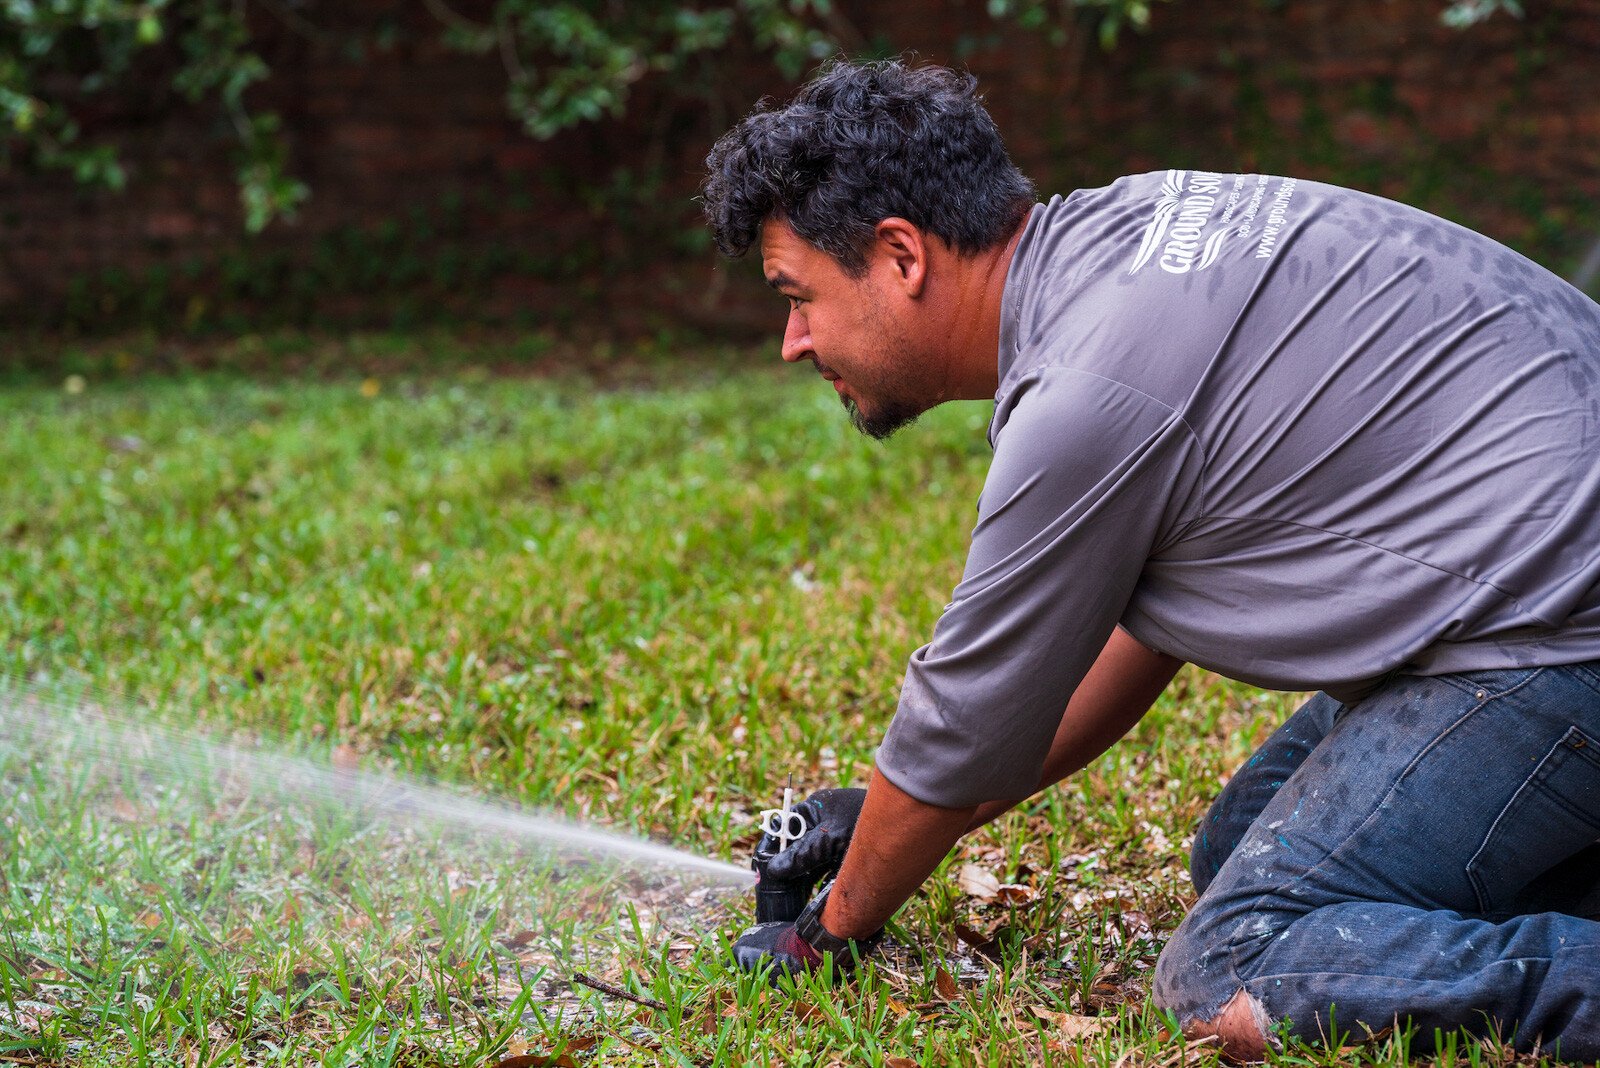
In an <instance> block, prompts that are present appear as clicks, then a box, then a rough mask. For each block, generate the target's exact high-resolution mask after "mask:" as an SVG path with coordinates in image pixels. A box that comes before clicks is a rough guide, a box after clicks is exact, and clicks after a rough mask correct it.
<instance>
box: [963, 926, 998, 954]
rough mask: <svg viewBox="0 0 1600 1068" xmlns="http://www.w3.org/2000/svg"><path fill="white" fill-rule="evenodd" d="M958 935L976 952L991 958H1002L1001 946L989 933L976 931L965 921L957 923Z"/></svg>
mask: <svg viewBox="0 0 1600 1068" xmlns="http://www.w3.org/2000/svg"><path fill="white" fill-rule="evenodd" d="M956 937H957V938H959V939H961V941H962V942H963V943H965V944H966V945H967V946H968V947H969V948H970V949H971V950H972V951H973V952H974V953H977V954H979V955H980V956H984V957H987V958H989V959H990V960H999V959H1000V946H999V944H998V943H997V942H996V941H995V940H994V939H993V938H991V937H990V936H989V935H986V934H983V933H982V932H981V931H975V930H973V929H972V928H971V927H968V926H967V925H966V924H964V923H958V924H956Z"/></svg>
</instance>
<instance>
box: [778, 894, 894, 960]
mask: <svg viewBox="0 0 1600 1068" xmlns="http://www.w3.org/2000/svg"><path fill="white" fill-rule="evenodd" d="M833 886H834V884H833V883H832V882H831V881H830V882H828V883H826V884H824V885H823V887H822V889H821V890H820V891H818V893H817V896H816V897H815V898H813V899H812V901H811V903H810V904H809V905H807V906H806V908H805V910H804V911H803V912H802V913H801V914H800V918H799V919H798V920H796V921H795V932H796V933H797V934H799V935H800V937H802V938H804V939H805V940H806V941H807V942H809V943H811V945H813V946H815V947H816V948H817V949H818V950H819V951H821V952H825V953H826V952H831V953H835V954H838V953H842V952H843V951H845V950H847V949H848V948H849V946H850V944H851V943H854V944H856V945H857V946H859V947H861V949H862V950H863V951H865V950H868V949H871V948H872V946H873V945H874V944H875V943H876V942H877V941H878V939H879V938H881V937H882V936H883V928H881V927H879V928H877V929H875V930H873V931H870V932H867V933H865V934H855V933H844V932H849V931H850V930H851V929H850V928H849V927H848V926H847V925H845V924H844V923H843V922H841V920H840V919H839V917H838V909H837V905H836V901H835V899H834V895H833V893H832V891H833ZM830 911H831V913H832V915H830Z"/></svg>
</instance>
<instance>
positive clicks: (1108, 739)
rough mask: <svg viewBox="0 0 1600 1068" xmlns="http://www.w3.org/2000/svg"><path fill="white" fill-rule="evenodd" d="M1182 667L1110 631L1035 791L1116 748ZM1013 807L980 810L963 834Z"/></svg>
mask: <svg viewBox="0 0 1600 1068" xmlns="http://www.w3.org/2000/svg"><path fill="white" fill-rule="evenodd" d="M1182 666H1183V661H1182V660H1179V659H1178V658H1177V657H1174V656H1168V655H1166V654H1165V653H1158V652H1156V651H1155V650H1153V649H1149V648H1147V647H1145V646H1144V645H1142V644H1140V643H1139V642H1138V641H1136V640H1135V639H1134V638H1133V636H1132V635H1130V634H1128V632H1127V631H1125V630H1123V629H1122V628H1121V627H1118V628H1116V629H1115V630H1113V631H1112V632H1111V637H1110V638H1109V639H1107V641H1106V644H1105V647H1104V648H1103V649H1101V650H1100V655H1099V656H1098V657H1096V658H1095V662H1094V664H1093V665H1092V666H1091V667H1090V668H1089V673H1088V674H1087V675H1085V676H1084V679H1083V682H1081V683H1079V684H1078V689H1077V691H1076V692H1074V693H1073V695H1072V699H1071V700H1070V701H1068V702H1067V708H1066V711H1065V712H1063V713H1062V715H1061V725H1060V726H1059V727H1057V728H1056V736H1055V740H1054V741H1053V742H1052V743H1051V745H1050V754H1049V756H1047V757H1045V761H1044V767H1043V768H1042V769H1041V771H1040V774H1039V785H1038V786H1037V787H1036V788H1035V792H1038V791H1039V790H1043V789H1044V788H1045V787H1047V786H1051V785H1053V784H1054V783H1058V782H1060V781H1061V780H1062V779H1064V778H1066V777H1067V776H1068V775H1071V774H1072V773H1073V772H1075V771H1080V770H1082V769H1083V768H1085V767H1087V766H1088V764H1089V762H1090V761H1091V760H1093V759H1094V758H1095V757H1097V756H1099V755H1100V754H1101V753H1104V752H1105V751H1106V750H1107V749H1109V748H1111V747H1112V746H1113V745H1115V744H1116V742H1117V740H1118V739H1119V738H1121V737H1122V736H1123V735H1124V734H1127V733H1128V731H1130V730H1132V729H1133V725H1134V724H1135V723H1138V722H1139V719H1140V717H1142V716H1143V715H1144V714H1145V712H1146V711H1147V710H1148V709H1149V708H1150V706H1151V705H1152V704H1154V703H1155V699H1156V698H1157V697H1160V696H1161V691H1162V690H1164V689H1166V688H1167V683H1169V682H1171V681H1172V676H1174V675H1176V674H1177V673H1178V669H1179V668H1180V667H1182ZM1017 804H1018V802H1016V801H989V802H986V803H984V804H982V805H979V806H978V809H977V811H976V812H974V813H973V816H972V821H971V823H970V825H969V826H968V827H967V830H969V831H972V830H977V829H978V828H979V827H982V826H983V825H984V824H985V823H988V822H989V821H990V820H992V819H994V818H996V817H997V816H1000V815H1002V814H1003V813H1006V812H1009V811H1011V809H1013V808H1015V807H1016V806H1017Z"/></svg>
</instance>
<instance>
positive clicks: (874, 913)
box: [822, 629, 1183, 938]
mask: <svg viewBox="0 0 1600 1068" xmlns="http://www.w3.org/2000/svg"><path fill="white" fill-rule="evenodd" d="M1182 664H1183V662H1182V661H1181V660H1178V659H1177V658H1175V657H1170V656H1167V655H1165V654H1163V653H1157V652H1155V651H1153V650H1151V649H1147V648H1146V647H1145V646H1143V645H1141V644H1139V643H1138V642H1137V641H1135V640H1134V639H1133V638H1132V637H1131V636H1129V635H1128V634H1127V633H1126V632H1124V631H1122V630H1120V629H1118V630H1116V631H1114V632H1113V633H1112V635H1111V638H1110V639H1109V640H1108V641H1107V642H1106V645H1105V648H1103V649H1102V650H1101V651H1100V655H1099V656H1098V657H1097V658H1096V659H1095V662H1094V665H1093V666H1092V667H1091V668H1090V669H1089V673H1088V674H1087V675H1086V676H1085V677H1084V680H1083V682H1082V683H1081V684H1080V685H1079V686H1078V689H1077V692H1076V693H1074V694H1073V696H1072V699H1071V701H1069V702H1068V704H1067V708H1066V711H1065V713H1064V714H1063V715H1062V717H1061V725H1060V726H1059V727H1058V728H1057V729H1056V736H1055V740H1054V742H1053V743H1052V744H1051V746H1050V754H1049V756H1047V757H1046V758H1045V762H1044V768H1043V771H1042V773H1041V775H1040V782H1039V788H1040V789H1043V788H1044V787H1046V786H1049V785H1050V784H1051V783H1054V782H1057V781H1058V780H1060V779H1062V778H1064V777H1065V776H1067V775H1070V774H1072V773H1073V772H1074V771H1077V770H1078V769H1080V768H1082V767H1083V766H1084V765H1086V764H1088V763H1089V761H1091V760H1093V759H1094V758H1095V757H1097V756H1099V755H1100V754H1101V753H1103V752H1105V751H1106V750H1107V749H1108V748H1110V746H1111V745H1112V743H1114V742H1115V741H1116V740H1117V739H1118V738H1121V737H1122V736H1123V735H1124V734H1126V733H1127V732H1128V730H1129V728H1131V727H1132V726H1133V725H1134V724H1135V723H1137V722H1138V721H1139V717H1140V716H1142V715H1144V713H1145V711H1146V710H1147V709H1148V708H1149V707H1150V705H1151V703H1152V702H1153V701H1155V699H1156V698H1157V697H1158V696H1160V694H1161V691H1162V690H1163V689H1165V688H1166V685H1167V683H1168V682H1171V681H1172V676H1173V675H1174V674H1176V673H1177V670H1178V668H1179V667H1181V666H1182ZM1015 804H1016V802H1014V801H992V802H989V803H988V804H985V805H981V806H976V807H973V808H961V809H951V808H940V807H939V806H937V805H929V804H924V803H923V802H921V801H918V800H917V799H916V798H914V797H912V796H911V795H910V794H908V793H906V792H905V791H904V790H901V789H900V788H899V787H898V786H896V785H895V784H894V783H892V782H890V781H889V779H888V778H886V777H885V776H884V775H883V774H882V773H880V772H879V771H877V770H876V769H874V770H873V773H872V782H871V783H870V785H869V786H868V788H867V800H866V804H865V805H864V806H863V807H862V810H861V818H860V820H859V821H858V822H857V824H856V830H855V835H854V837H853V838H852V839H851V841H850V849H849V851H848V852H847V853H846V854H845V858H844V866H843V867H842V868H841V869H840V872H839V877H838V879H837V880H836V881H835V883H834V889H833V891H832V892H831V893H830V894H829V895H828V904H827V908H826V909H825V910H824V912H823V916H822V924H823V926H824V927H826V928H827V929H828V930H829V931H830V932H832V933H833V934H835V935H838V936H839V937H841V938H864V937H866V936H867V935H870V934H871V933H872V932H874V931H876V930H877V929H878V928H880V927H882V926H883V924H884V923H885V922H886V921H887V920H888V919H889V917H891V916H893V915H894V914H895V911H896V910H897V909H899V907H900V906H901V905H903V904H904V903H905V901H906V899H907V898H909V897H910V896H911V895H912V894H913V893H914V892H915V891H916V889H917V887H919V886H921V885H922V882H923V880H925V879H926V878H927V877H928V876H929V875H930V874H932V872H933V869H934V868H937V867H938V866H939V862H940V861H941V860H943V859H944V857H945V854H946V853H948V852H950V847H951V846H953V845H955V843H956V841H957V840H958V839H959V838H960V837H961V836H962V835H963V834H965V833H966V832H967V831H968V830H971V829H973V828H976V827H980V826H982V825H983V824H985V823H987V822H988V821H989V820H991V819H993V818H994V817H995V816H998V815H1000V813H1002V812H1005V811H1006V810H1008V809H1010V808H1011V807H1012V806H1013V805H1015Z"/></svg>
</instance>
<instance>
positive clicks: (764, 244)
mask: <svg viewBox="0 0 1600 1068" xmlns="http://www.w3.org/2000/svg"><path fill="white" fill-rule="evenodd" d="M761 269H762V272H763V273H764V274H765V275H766V278H767V284H768V285H770V286H771V287H772V288H773V289H776V290H777V291H778V292H779V293H782V294H783V295H784V296H785V297H787V298H788V300H789V322H788V326H787V327H786V328H785V330H784V333H783V349H782V354H783V358H784V359H785V360H787V361H788V362H790V363H798V362H799V361H801V360H810V361H811V362H812V363H813V364H815V365H816V368H817V371H818V373H820V374H821V375H822V377H823V378H826V379H827V380H828V381H830V382H832V383H833V388H834V390H835V392H837V393H838V395H839V399H840V401H841V402H842V403H843V404H844V406H845V410H846V411H848V412H849V413H850V419H851V422H853V423H854V424H855V427H856V429H857V430H859V431H861V432H862V433H863V434H867V435H870V436H872V437H875V438H886V437H888V436H889V435H890V434H893V433H894V432H895V431H896V430H898V429H900V428H901V427H903V426H905V425H906V424H908V423H910V422H912V421H913V420H914V419H916V418H917V416H919V415H921V414H922V413H923V412H925V411H927V410H928V409H929V408H931V407H933V406H934V405H935V404H937V403H939V401H941V400H943V399H944V396H943V391H942V389H941V388H940V386H939V384H938V383H936V382H935V381H933V376H932V374H931V368H930V363H929V361H927V360H925V359H921V358H919V357H918V355H917V353H916V351H915V345H914V334H913V332H912V331H910V330H908V329H907V328H906V325H905V324H907V323H908V322H909V321H911V311H912V309H910V308H908V307H907V304H906V299H905V296H904V294H903V293H902V292H901V291H900V290H899V289H898V287H896V286H895V285H894V284H893V279H892V276H891V275H889V274H888V273H887V272H888V271H889V270H891V269H892V265H886V264H884V263H882V262H879V261H875V260H874V258H873V257H872V256H870V255H869V257H868V264H867V271H866V273H865V274H863V275H862V276H861V277H859V278H852V277H851V276H850V275H849V274H846V273H845V270H844V268H842V267H840V266H839V264H838V262H837V261H836V260H834V258H833V257H832V256H830V255H828V254H827V253H826V252H823V251H822V250H820V249H818V248H817V247H815V246H814V245H812V244H811V243H810V242H808V241H806V240H805V239H803V238H801V237H799V236H798V235H796V234H795V232H794V231H793V230H791V229H790V228H789V225H788V224H787V223H785V222H782V221H780V220H776V219H769V220H767V222H766V223H765V224H764V225H763V226H762V228H761Z"/></svg>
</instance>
